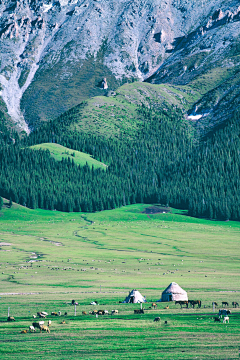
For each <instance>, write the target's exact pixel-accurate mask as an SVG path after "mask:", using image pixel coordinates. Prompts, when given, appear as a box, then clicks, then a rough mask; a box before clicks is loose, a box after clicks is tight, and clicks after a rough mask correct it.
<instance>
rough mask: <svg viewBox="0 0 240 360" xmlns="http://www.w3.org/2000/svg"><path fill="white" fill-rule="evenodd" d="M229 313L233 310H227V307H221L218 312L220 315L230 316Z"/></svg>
mask: <svg viewBox="0 0 240 360" xmlns="http://www.w3.org/2000/svg"><path fill="white" fill-rule="evenodd" d="M229 314H231V310H227V309H220V310H219V312H218V316H219V317H222V316H228V315H229Z"/></svg>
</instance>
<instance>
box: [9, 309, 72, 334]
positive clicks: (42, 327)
mask: <svg viewBox="0 0 240 360" xmlns="http://www.w3.org/2000/svg"><path fill="white" fill-rule="evenodd" d="M51 315H52V316H61V315H62V313H61V311H58V313H57V312H51ZM64 315H67V312H65V314H64ZM37 316H38V317H39V318H44V319H45V318H46V316H48V313H47V312H45V311H41V312H38V313H37V315H33V318H34V319H36V317H37ZM7 321H15V318H14V316H8V318H7ZM61 324H66V322H65V320H63V321H62V322H61ZM51 325H52V320H48V323H47V325H45V324H44V320H41V321H38V322H33V323H32V325H30V326H29V329H28V330H22V331H21V334H27V332H28V331H29V332H32V333H33V332H36V329H39V330H40V332H42V331H46V332H47V333H50V329H49V327H50V326H51Z"/></svg>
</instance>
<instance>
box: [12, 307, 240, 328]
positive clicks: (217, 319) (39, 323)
mask: <svg viewBox="0 0 240 360" xmlns="http://www.w3.org/2000/svg"><path fill="white" fill-rule="evenodd" d="M176 304H179V305H180V306H181V308H182V306H183V305H185V306H186V308H188V306H189V304H190V305H192V307H193V308H194V306H195V305H198V308H200V307H201V301H200V300H188V301H175V305H176ZM212 305H213V306H215V307H217V306H218V304H217V303H216V302H212ZM222 306H225V307H226V306H229V303H228V302H226V301H223V302H222ZM232 306H233V308H237V307H239V304H238V303H237V302H232ZM156 308H157V304H156V303H152V306H150V307H149V308H148V309H147V310H149V309H156ZM164 309H169V306H166V307H165V308H164ZM145 311H146V309H144V308H142V307H141V309H135V310H134V314H144V313H145ZM118 313H119V312H118V310H112V311H111V312H109V311H108V310H92V311H89V312H88V313H87V312H86V311H82V315H88V314H89V315H95V316H96V317H98V316H101V315H110V314H111V315H118ZM230 314H231V310H228V309H219V312H218V316H216V317H214V318H213V319H214V321H215V322H221V319H222V317H223V323H227V322H228V323H229V315H230ZM61 315H62V313H61V311H58V313H57V312H51V316H61ZM64 315H65V316H66V315H67V312H65V313H64ZM37 316H38V317H39V318H41V319H46V317H47V316H48V313H47V312H45V311H41V312H38V313H37V315H33V318H34V319H36V317H37ZM7 321H15V318H14V317H13V316H8V318H7ZM153 321H154V322H160V321H161V318H160V317H159V316H158V317H155V319H154V320H153ZM61 324H66V322H65V320H63V321H62V322H61ZM165 324H167V321H165ZM51 325H52V320H50V319H49V320H48V322H47V325H46V324H45V323H44V320H41V321H35V322H33V323H32V325H30V326H29V329H28V330H21V333H22V334H26V333H27V332H28V331H29V332H36V329H39V330H40V332H42V331H45V332H47V333H50V329H49V328H50V326H51Z"/></svg>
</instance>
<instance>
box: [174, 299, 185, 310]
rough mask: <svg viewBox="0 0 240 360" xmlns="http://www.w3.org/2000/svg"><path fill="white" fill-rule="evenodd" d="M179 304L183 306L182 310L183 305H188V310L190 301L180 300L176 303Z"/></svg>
mask: <svg viewBox="0 0 240 360" xmlns="http://www.w3.org/2000/svg"><path fill="white" fill-rule="evenodd" d="M177 304H179V305H180V306H181V309H182V306H183V305H186V308H188V301H187V300H178V301H175V305H177Z"/></svg>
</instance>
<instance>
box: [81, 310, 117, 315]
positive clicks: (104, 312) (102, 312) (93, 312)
mask: <svg viewBox="0 0 240 360" xmlns="http://www.w3.org/2000/svg"><path fill="white" fill-rule="evenodd" d="M88 314H89V315H109V311H108V310H93V311H91V310H90V311H89V312H88ZM82 315H87V312H86V311H82ZM111 315H118V310H112V311H111Z"/></svg>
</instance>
